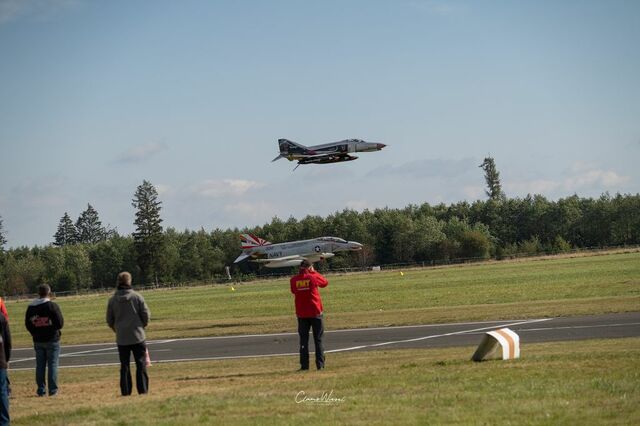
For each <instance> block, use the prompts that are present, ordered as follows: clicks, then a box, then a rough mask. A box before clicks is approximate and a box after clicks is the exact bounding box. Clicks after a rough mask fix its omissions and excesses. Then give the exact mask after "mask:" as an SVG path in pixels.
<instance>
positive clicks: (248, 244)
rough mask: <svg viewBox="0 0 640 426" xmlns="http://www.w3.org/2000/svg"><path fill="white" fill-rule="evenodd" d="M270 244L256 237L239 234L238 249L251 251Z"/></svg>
mask: <svg viewBox="0 0 640 426" xmlns="http://www.w3.org/2000/svg"><path fill="white" fill-rule="evenodd" d="M270 244H271V243H270V242H269V241H267V240H263V239H262V238H260V237H256V236H255V235H252V234H240V247H241V248H242V249H243V250H246V249H251V248H254V247H261V246H268V245H270Z"/></svg>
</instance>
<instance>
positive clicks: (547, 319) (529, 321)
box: [325, 318, 553, 353]
mask: <svg viewBox="0 0 640 426" xmlns="http://www.w3.org/2000/svg"><path fill="white" fill-rule="evenodd" d="M552 319H553V318H541V319H534V320H527V321H519V322H512V323H507V324H500V325H494V326H491V327H481V328H474V329H471V330H461V331H453V332H451V333H442V334H431V335H429V336H423V337H414V338H412V339H403V340H392V341H389V342H382V343H372V344H370V345H361V346H353V347H351V348H342V349H332V350H329V351H325V353H333V352H346V351H353V350H357V349H364V348H376V347H380V346H388V345H396V344H398V343H410V342H419V341H421V340H427V339H435V338H437V337H446V336H455V335H457V334H469V333H474V332H477V331H483V330H492V329H495V328H504V327H513V326H515V325H521V324H531V323H535V322H542V321H549V320H552Z"/></svg>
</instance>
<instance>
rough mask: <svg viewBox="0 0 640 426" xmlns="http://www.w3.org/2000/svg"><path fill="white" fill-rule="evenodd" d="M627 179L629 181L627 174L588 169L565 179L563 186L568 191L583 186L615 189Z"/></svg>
mask: <svg viewBox="0 0 640 426" xmlns="http://www.w3.org/2000/svg"><path fill="white" fill-rule="evenodd" d="M627 181H629V177H628V176H620V175H619V174H617V173H616V172H614V171H611V170H588V171H585V172H583V173H581V174H578V175H576V176H571V177H569V178H567V179H565V181H564V182H563V186H564V188H565V189H566V190H568V191H574V190H577V189H581V188H585V187H598V188H604V189H615V187H617V186H619V185H622V184H623V183H626V182H627Z"/></svg>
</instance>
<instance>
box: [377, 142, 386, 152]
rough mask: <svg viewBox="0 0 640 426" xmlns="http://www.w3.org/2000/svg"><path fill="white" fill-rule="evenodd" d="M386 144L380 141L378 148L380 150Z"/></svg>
mask: <svg viewBox="0 0 640 426" xmlns="http://www.w3.org/2000/svg"><path fill="white" fill-rule="evenodd" d="M385 146H386V145H385V144H383V143H378V144H376V147H377V148H378V150H381V149H382V148H384V147H385Z"/></svg>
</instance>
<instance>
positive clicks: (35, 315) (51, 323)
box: [24, 297, 64, 342]
mask: <svg viewBox="0 0 640 426" xmlns="http://www.w3.org/2000/svg"><path fill="white" fill-rule="evenodd" d="M24 325H25V327H27V330H29V333H31V337H33V341H34V342H57V341H59V340H60V334H61V333H60V329H61V328H62V327H63V326H64V318H63V317H62V312H60V307H59V306H58V305H57V304H56V303H54V302H52V301H51V300H49V298H48V297H44V298H40V299H35V300H34V301H33V302H31V303H30V304H29V307H28V308H27V312H26V314H25V316H24Z"/></svg>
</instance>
